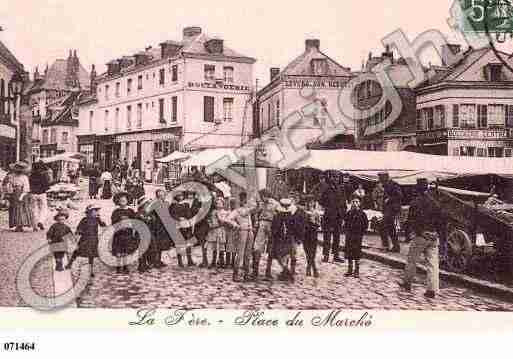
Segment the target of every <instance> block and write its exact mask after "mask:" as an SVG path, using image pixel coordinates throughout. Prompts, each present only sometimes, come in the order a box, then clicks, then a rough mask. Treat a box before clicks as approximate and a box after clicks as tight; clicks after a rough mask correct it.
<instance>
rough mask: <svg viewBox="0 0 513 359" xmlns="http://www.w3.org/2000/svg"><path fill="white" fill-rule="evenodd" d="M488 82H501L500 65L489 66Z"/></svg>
mask: <svg viewBox="0 0 513 359" xmlns="http://www.w3.org/2000/svg"><path fill="white" fill-rule="evenodd" d="M489 66H490V81H491V82H499V81H502V76H501V75H502V65H501V64H490V65H489Z"/></svg>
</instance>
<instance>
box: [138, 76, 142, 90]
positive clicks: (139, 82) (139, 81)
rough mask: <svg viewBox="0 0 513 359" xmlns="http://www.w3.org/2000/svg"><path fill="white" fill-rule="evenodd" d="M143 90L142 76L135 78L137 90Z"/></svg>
mask: <svg viewBox="0 0 513 359" xmlns="http://www.w3.org/2000/svg"><path fill="white" fill-rule="evenodd" d="M142 88H143V77H142V75H139V76H137V89H138V90H142Z"/></svg>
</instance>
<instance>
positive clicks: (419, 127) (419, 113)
mask: <svg viewBox="0 0 513 359" xmlns="http://www.w3.org/2000/svg"><path fill="white" fill-rule="evenodd" d="M417 131H422V110H417Z"/></svg>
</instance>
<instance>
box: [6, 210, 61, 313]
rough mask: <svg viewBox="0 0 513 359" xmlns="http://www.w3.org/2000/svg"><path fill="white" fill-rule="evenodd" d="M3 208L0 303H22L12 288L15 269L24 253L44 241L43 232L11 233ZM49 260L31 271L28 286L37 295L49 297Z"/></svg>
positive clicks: (51, 293)
mask: <svg viewBox="0 0 513 359" xmlns="http://www.w3.org/2000/svg"><path fill="white" fill-rule="evenodd" d="M7 223H8V222H7V212H0V228H2V230H0V283H1V284H0V306H1V307H22V306H26V305H25V303H24V302H23V300H22V299H21V297H20V296H19V294H18V293H17V290H16V273H17V272H18V269H19V268H20V266H21V265H22V263H23V261H24V259H25V258H27V256H29V255H30V254H31V253H33V252H34V251H36V250H37V249H38V248H40V247H41V246H43V245H44V244H45V243H46V239H45V236H44V232H31V231H27V232H25V233H15V232H12V231H9V230H7V229H5V228H6V227H7ZM52 273H53V260H52V259H51V258H46V259H44V260H42V261H40V262H39V263H38V264H37V265H36V267H35V268H34V270H33V272H32V277H31V278H32V281H31V282H32V287H33V288H34V290H35V291H36V292H37V293H38V294H39V295H41V296H45V297H51V296H53V293H54V287H53V275H52Z"/></svg>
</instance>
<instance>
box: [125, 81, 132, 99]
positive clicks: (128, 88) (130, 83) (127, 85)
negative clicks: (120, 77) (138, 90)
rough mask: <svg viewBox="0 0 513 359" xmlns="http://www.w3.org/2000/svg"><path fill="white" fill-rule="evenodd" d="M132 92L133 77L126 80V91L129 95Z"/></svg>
mask: <svg viewBox="0 0 513 359" xmlns="http://www.w3.org/2000/svg"><path fill="white" fill-rule="evenodd" d="M131 92H132V79H128V80H127V81H126V93H127V95H130V93H131Z"/></svg>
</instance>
